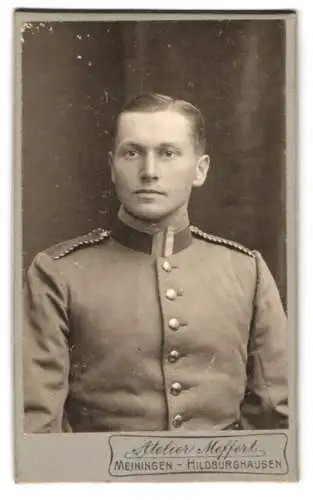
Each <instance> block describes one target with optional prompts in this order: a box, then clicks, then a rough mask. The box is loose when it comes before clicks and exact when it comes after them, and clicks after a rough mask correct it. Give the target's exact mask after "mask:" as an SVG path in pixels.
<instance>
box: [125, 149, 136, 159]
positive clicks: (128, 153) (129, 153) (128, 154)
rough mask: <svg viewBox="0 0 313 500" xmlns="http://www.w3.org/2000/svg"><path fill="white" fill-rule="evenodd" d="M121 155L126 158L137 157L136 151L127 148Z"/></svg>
mask: <svg viewBox="0 0 313 500" xmlns="http://www.w3.org/2000/svg"><path fill="white" fill-rule="evenodd" d="M123 156H124V157H125V158H126V159H128V160H133V159H134V158H137V156H138V151H136V150H135V149H128V150H127V151H124V155H123Z"/></svg>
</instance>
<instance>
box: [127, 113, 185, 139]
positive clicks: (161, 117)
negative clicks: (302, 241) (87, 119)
mask: <svg viewBox="0 0 313 500" xmlns="http://www.w3.org/2000/svg"><path fill="white" fill-rule="evenodd" d="M190 132H191V127H190V123H189V121H188V118H187V117H186V116H184V115H183V114H182V113H179V112H177V111H172V110H171V111H170V110H165V111H127V112H124V113H122V114H121V115H120V116H119V119H118V127H117V133H118V139H119V140H120V141H124V140H145V139H147V140H149V139H151V138H154V139H155V140H162V141H166V142H171V141H173V142H174V141H175V142H176V141H185V140H186V139H190Z"/></svg>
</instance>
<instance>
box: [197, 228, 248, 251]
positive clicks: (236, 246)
mask: <svg viewBox="0 0 313 500" xmlns="http://www.w3.org/2000/svg"><path fill="white" fill-rule="evenodd" d="M190 230H191V232H192V234H193V235H194V236H195V237H196V238H199V239H201V240H205V241H210V242H211V243H215V244H216V245H224V246H225V247H228V248H231V249H233V250H237V251H238V252H242V253H244V254H246V255H249V257H255V254H254V253H253V251H252V250H249V249H248V248H246V247H244V246H243V245H240V244H239V243H236V242H235V241H231V240H226V239H225V238H220V237H219V236H214V235H212V234H207V233H205V232H204V231H201V229H199V228H197V227H196V226H190Z"/></svg>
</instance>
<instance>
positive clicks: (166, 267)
mask: <svg viewBox="0 0 313 500" xmlns="http://www.w3.org/2000/svg"><path fill="white" fill-rule="evenodd" d="M162 269H163V270H164V271H166V272H167V273H170V272H171V270H172V266H171V264H170V263H169V261H168V260H165V261H164V262H163V264H162Z"/></svg>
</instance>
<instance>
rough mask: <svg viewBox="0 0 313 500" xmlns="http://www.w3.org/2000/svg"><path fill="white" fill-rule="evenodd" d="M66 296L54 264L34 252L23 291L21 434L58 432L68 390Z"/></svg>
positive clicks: (49, 259) (42, 255) (46, 256)
mask: <svg viewBox="0 0 313 500" xmlns="http://www.w3.org/2000/svg"><path fill="white" fill-rule="evenodd" d="M66 304H67V292H66V287H65V286H64V284H62V280H61V275H60V274H59V273H58V271H57V268H56V263H55V262H54V261H53V260H52V259H51V258H50V257H49V256H48V255H46V254H43V253H41V254H38V255H37V257H36V258H35V259H34V261H33V263H32V264H31V266H30V268H29V270H28V274H27V277H26V283H25V291H24V318H25V319H24V327H23V377H24V378H23V381H24V412H25V414H24V417H25V420H24V431H25V432H26V433H37V432H38V433H40V432H41V433H43V432H62V425H63V420H64V415H63V408H64V403H65V400H66V397H67V392H68V375H69V352H68V342H67V339H68V331H69V329H68V317H67V305H66Z"/></svg>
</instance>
